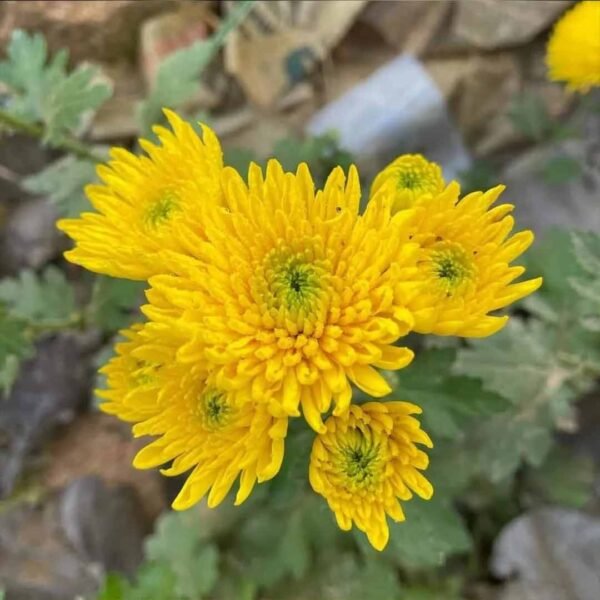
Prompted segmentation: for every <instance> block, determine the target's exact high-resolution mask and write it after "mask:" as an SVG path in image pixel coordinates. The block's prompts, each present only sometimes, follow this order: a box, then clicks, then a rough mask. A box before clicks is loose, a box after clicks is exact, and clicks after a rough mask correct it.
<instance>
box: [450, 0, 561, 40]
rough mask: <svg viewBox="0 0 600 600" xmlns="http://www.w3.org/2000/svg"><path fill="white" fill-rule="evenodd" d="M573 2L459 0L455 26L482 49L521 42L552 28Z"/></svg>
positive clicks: (555, 0) (554, 0) (459, 32)
mask: <svg viewBox="0 0 600 600" xmlns="http://www.w3.org/2000/svg"><path fill="white" fill-rule="evenodd" d="M570 4H572V3H571V2H570V1H568V0H567V1H562V0H551V1H548V0H537V1H536V2H520V1H518V0H504V1H503V2H497V1H496V0H459V2H458V3H457V10H456V15H455V18H454V22H453V30H454V32H455V34H456V36H457V37H459V38H462V39H463V40H465V41H467V42H469V43H470V44H472V45H473V46H475V47H476V48H479V49H481V50H494V49H498V48H507V47H513V46H519V45H521V44H525V43H527V42H529V41H531V40H532V39H533V38H534V37H535V36H537V35H538V34H539V33H541V32H542V31H544V29H546V28H548V27H549V26H550V25H551V24H552V23H553V22H554V21H555V20H556V19H557V18H558V16H559V15H560V14H561V13H562V12H563V11H564V10H565V9H566V8H567V7H568V6H569V5H570Z"/></svg>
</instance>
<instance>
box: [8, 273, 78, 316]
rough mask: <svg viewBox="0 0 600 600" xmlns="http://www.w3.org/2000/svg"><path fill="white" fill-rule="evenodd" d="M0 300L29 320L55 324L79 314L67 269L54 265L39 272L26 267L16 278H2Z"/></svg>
mask: <svg viewBox="0 0 600 600" xmlns="http://www.w3.org/2000/svg"><path fill="white" fill-rule="evenodd" d="M0 302H3V303H4V304H5V305H6V306H7V308H8V310H9V312H10V313H11V314H12V315H14V316H15V317H17V318H20V319H23V320H25V321H27V322H29V323H35V324H42V325H47V324H52V325H53V324H56V323H62V322H65V321H69V320H70V319H72V318H73V317H74V315H76V310H75V298H74V295H73V289H72V288H71V286H70V285H69V282H68V281H67V280H66V278H65V276H64V273H63V272H62V271H61V270H60V269H58V268H57V267H55V266H52V265H50V266H49V267H47V268H46V269H45V270H44V271H43V272H42V273H41V274H40V275H37V274H36V273H34V272H33V271H31V270H24V271H21V273H19V276H18V277H15V278H14V279H4V280H2V281H0ZM67 325H68V323H67V324H66V325H65V326H67Z"/></svg>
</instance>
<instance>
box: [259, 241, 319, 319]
mask: <svg viewBox="0 0 600 600" xmlns="http://www.w3.org/2000/svg"><path fill="white" fill-rule="evenodd" d="M254 286H255V289H256V292H257V294H258V296H260V297H261V298H262V299H263V301H264V303H265V304H264V306H265V309H266V310H267V311H269V312H270V313H271V315H272V316H273V317H274V318H276V319H279V318H284V319H285V318H290V319H292V320H293V321H295V322H298V323H299V324H300V325H301V323H302V321H303V319H304V318H306V317H316V316H318V315H319V314H320V313H321V312H322V311H324V310H325V309H326V303H325V298H326V291H327V288H328V286H329V269H328V268H327V265H326V263H325V261H322V260H318V259H315V258H314V255H313V253H312V252H310V251H308V250H306V251H300V252H293V251H290V250H287V249H279V248H277V249H274V250H272V251H271V252H270V253H269V254H268V255H267V256H266V258H265V260H264V262H263V264H262V266H260V267H258V269H257V271H256V278H255V282H254Z"/></svg>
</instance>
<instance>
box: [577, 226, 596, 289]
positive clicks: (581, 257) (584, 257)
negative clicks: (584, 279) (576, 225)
mask: <svg viewBox="0 0 600 600" xmlns="http://www.w3.org/2000/svg"><path fill="white" fill-rule="evenodd" d="M571 241H572V243H573V251H574V254H575V258H576V260H577V263H578V264H579V266H580V267H581V268H582V269H583V270H584V271H586V272H587V273H589V274H590V275H592V276H594V277H596V278H600V235H598V234H597V233H583V232H574V233H572V234H571Z"/></svg>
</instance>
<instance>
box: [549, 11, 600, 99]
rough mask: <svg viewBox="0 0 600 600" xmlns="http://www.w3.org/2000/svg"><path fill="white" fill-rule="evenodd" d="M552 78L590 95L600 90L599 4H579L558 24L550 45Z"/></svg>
mask: <svg viewBox="0 0 600 600" xmlns="http://www.w3.org/2000/svg"><path fill="white" fill-rule="evenodd" d="M546 63H547V65H548V70H549V78H550V79H551V80H553V81H565V82H566V83H567V87H568V88H569V89H571V90H575V91H579V92H587V91H588V90H589V89H590V88H591V87H594V86H600V2H598V1H597V0H592V1H586V2H579V3H578V4H576V5H575V6H574V7H573V8H571V9H570V10H569V11H568V12H566V13H565V15H564V16H563V17H562V18H561V19H560V20H559V21H558V23H557V24H556V26H555V28H554V31H553V32H552V35H551V37H550V41H549V42H548V49H547V53H546Z"/></svg>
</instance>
